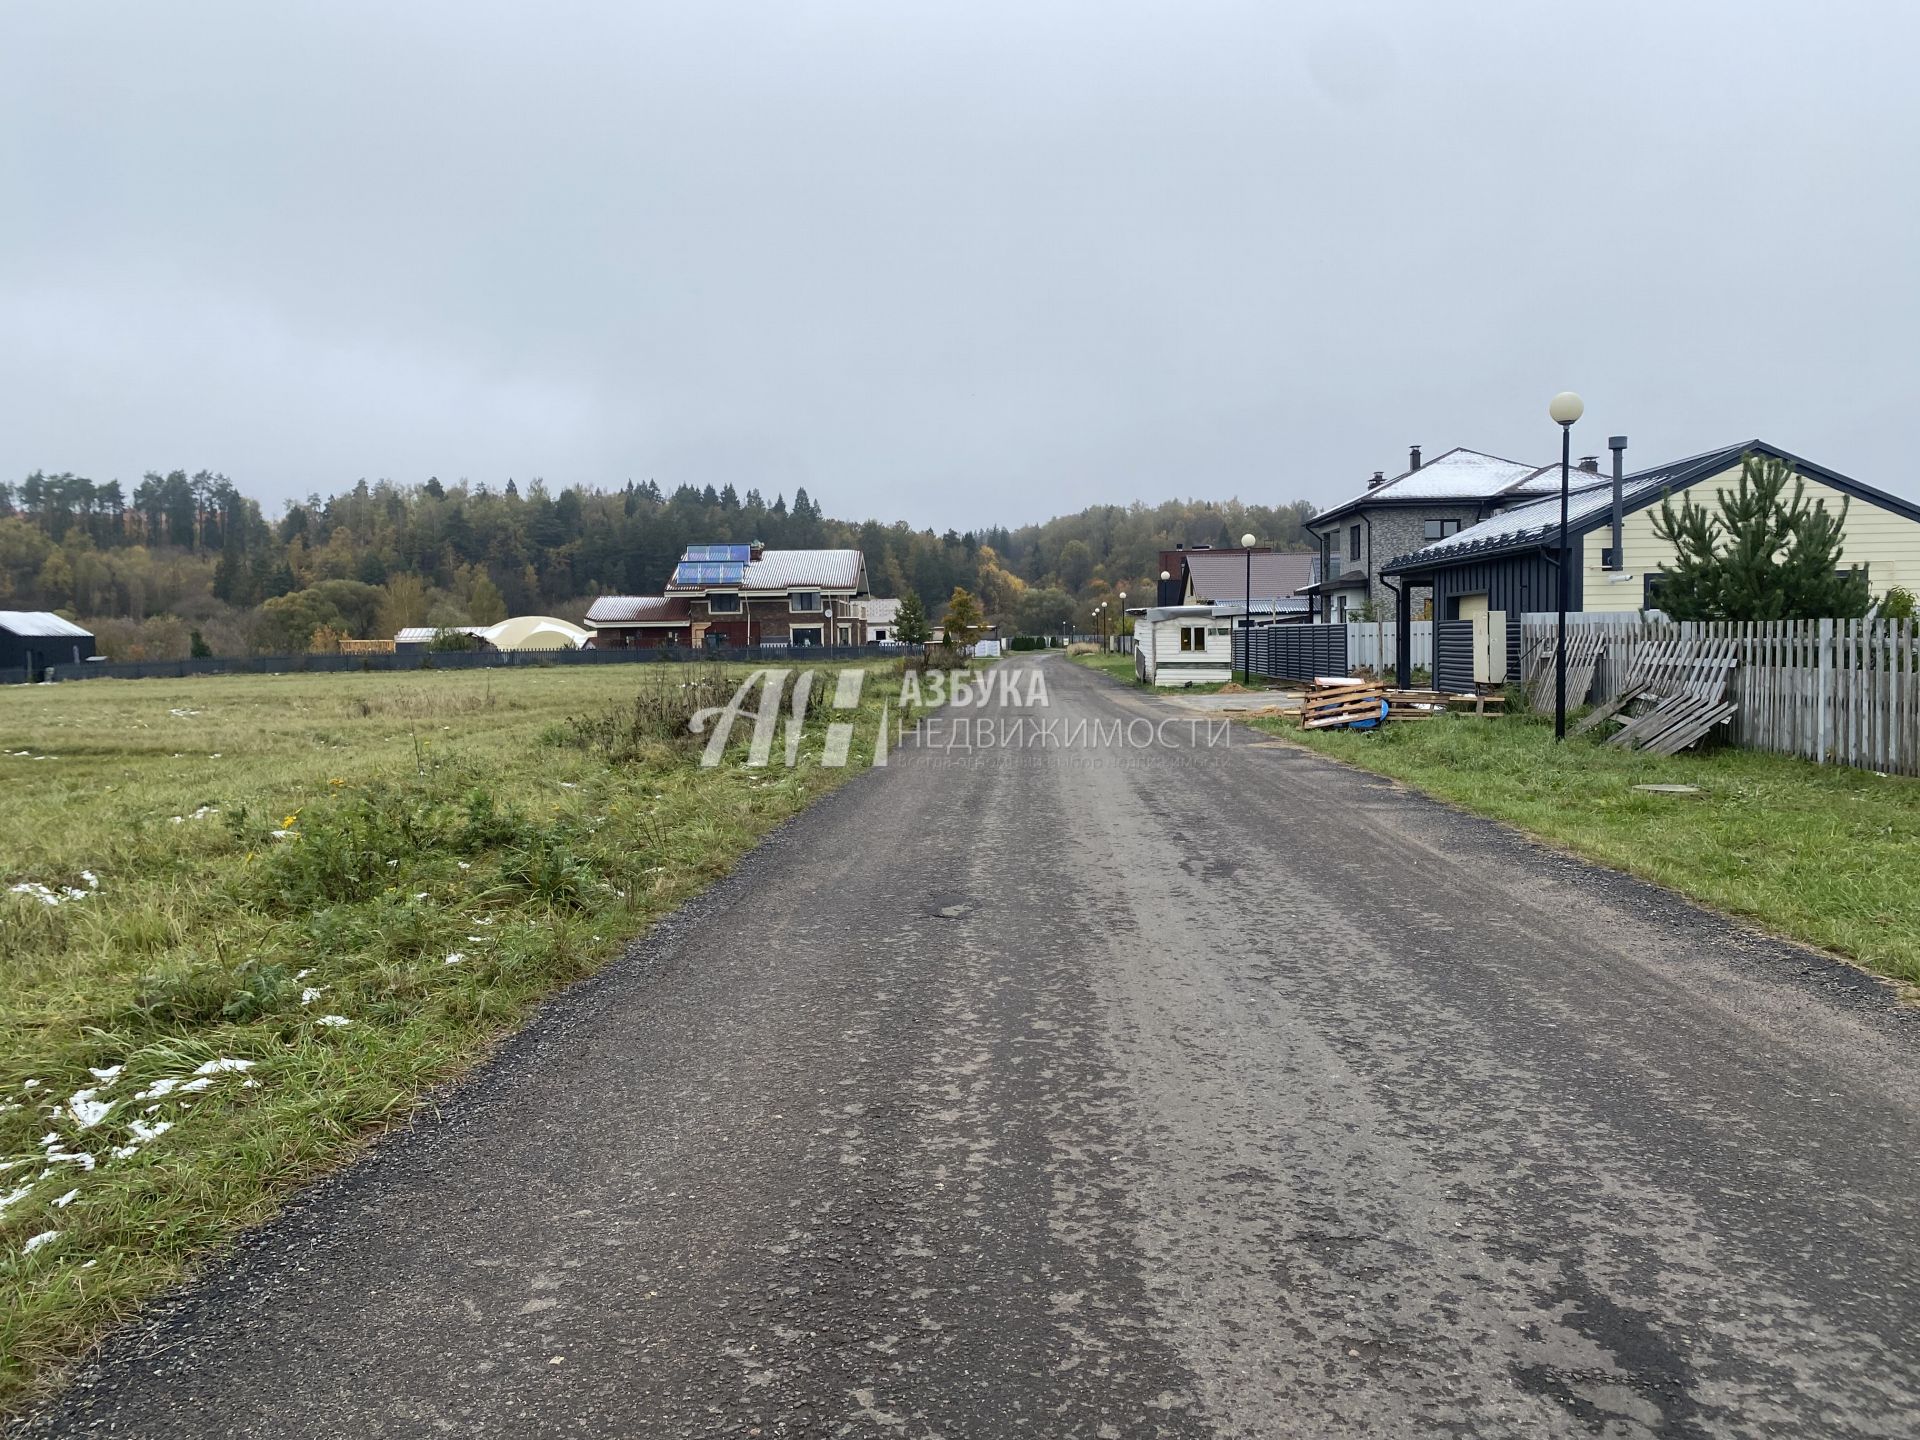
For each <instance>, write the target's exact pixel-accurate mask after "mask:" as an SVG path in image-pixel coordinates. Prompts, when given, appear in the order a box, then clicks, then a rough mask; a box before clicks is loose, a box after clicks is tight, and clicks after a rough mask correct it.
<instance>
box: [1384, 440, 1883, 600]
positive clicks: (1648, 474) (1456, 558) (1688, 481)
mask: <svg viewBox="0 0 1920 1440" xmlns="http://www.w3.org/2000/svg"><path fill="white" fill-rule="evenodd" d="M1749 451H1751V452H1754V453H1757V454H1761V455H1771V456H1773V457H1774V458H1775V459H1777V460H1784V461H1786V462H1787V463H1788V464H1789V465H1791V466H1792V467H1793V468H1794V470H1795V471H1797V472H1798V473H1799V474H1801V475H1804V476H1805V477H1806V478H1807V479H1809V480H1817V481H1819V482H1820V483H1821V484H1823V485H1826V486H1829V487H1831V488H1832V489H1835V490H1838V491H1840V492H1841V494H1843V495H1849V496H1852V497H1853V498H1855V499H1857V500H1862V501H1865V502H1866V503H1867V504H1869V505H1876V506H1879V507H1880V508H1881V509H1883V510H1891V511H1893V512H1894V513H1895V514H1896V515H1901V516H1904V517H1905V518H1907V519H1909V520H1913V521H1915V522H1920V505H1915V504H1914V503H1913V502H1912V501H1909V500H1902V499H1901V498H1900V497H1899V496H1897V495H1889V494H1887V493H1886V491H1884V490H1876V489H1874V488H1873V487H1872V486H1871V485H1863V484H1861V483H1860V482H1859V481H1858V480H1854V479H1850V478H1849V477H1847V476H1845V475H1842V474H1839V473H1838V472H1837V471H1833V470H1829V469H1827V468H1826V467H1825V466H1822V465H1815V464H1814V463H1813V462H1812V461H1810V460H1805V459H1802V458H1801V457H1800V456H1798V455H1795V454H1793V453H1792V452H1791V451H1787V450H1782V449H1781V448H1780V447H1779V446H1777V445H1769V444H1768V443H1767V442H1766V441H1764V440H1746V441H1742V442H1741V443H1740V444H1738V445H1722V446H1721V447H1720V448H1719V449H1717V450H1708V451H1705V452H1703V453H1702V454H1699V455H1689V456H1688V457H1687V458H1686V459H1684V460H1674V461H1671V462H1669V463H1668V464H1665V465H1656V466H1654V467H1653V468H1652V469H1651V470H1641V471H1637V472H1636V473H1634V474H1632V475H1628V476H1626V477H1624V478H1623V479H1622V480H1621V482H1620V491H1621V497H1622V502H1623V503H1622V509H1623V512H1624V513H1631V512H1633V511H1635V510H1643V509H1645V508H1646V507H1647V506H1649V505H1652V504H1655V503H1657V502H1658V501H1659V500H1660V498H1661V497H1662V496H1664V495H1666V494H1668V493H1670V492H1672V491H1676V490H1684V489H1686V488H1687V487H1688V486H1689V485H1695V484H1698V483H1699V482H1700V481H1702V480H1707V479H1711V478H1712V477H1713V476H1715V475H1719V474H1722V473H1724V472H1725V471H1727V470H1730V469H1732V468H1733V467H1734V466H1736V465H1738V464H1739V463H1740V459H1741V457H1742V456H1743V455H1745V454H1747V453H1748V452H1749ZM1551 469H1552V470H1553V480H1554V487H1553V493H1552V494H1551V495H1549V496H1548V497H1546V498H1544V499H1541V500H1536V501H1533V502H1532V503H1530V504H1527V505H1521V506H1519V507H1517V508H1516V509H1512V510H1507V511H1505V512H1503V513H1501V514H1499V515H1495V516H1493V517H1492V518H1491V519H1487V520H1482V521H1481V522H1480V523H1479V524H1478V525H1471V526H1468V527H1467V528H1466V529H1464V530H1461V531H1460V532H1459V533H1458V534H1455V535H1449V536H1448V537H1447V538H1446V539H1444V540H1436V541H1434V542H1433V543H1432V544H1431V545H1427V546H1424V547H1423V548H1421V549H1419V550H1415V551H1413V552H1412V553H1411V554H1407V555H1402V556H1400V557H1399V558H1398V559H1396V560H1393V561H1391V562H1389V563H1388V564H1386V565H1383V566H1382V567H1381V573H1382V574H1386V575H1397V574H1404V573H1406V572H1408V571H1415V570H1425V569H1428V568H1431V567H1434V566H1439V565H1452V564H1457V563H1459V562H1460V561H1462V560H1466V559H1476V560H1477V559H1480V558H1482V557H1483V556H1488V555H1499V554H1505V553H1507V552H1510V551H1515V550H1533V549H1537V548H1539V547H1540V546H1542V545H1544V544H1546V543H1547V542H1548V541H1549V540H1551V539H1553V538H1554V537H1555V536H1556V535H1557V534H1558V532H1559V529H1560V493H1559V490H1560V487H1559V466H1557V465H1556V466H1553V467H1551ZM1574 474H1576V475H1580V474H1581V472H1579V471H1575V472H1574ZM1612 517H1613V481H1612V480H1611V479H1607V478H1601V477H1593V476H1585V475H1582V476H1581V479H1580V480H1577V481H1574V482H1573V483H1572V485H1571V487H1570V488H1569V490H1568V492H1567V534H1568V535H1569V536H1574V535H1584V534H1586V533H1587V532H1588V531H1589V530H1593V529H1597V528H1598V527H1599V526H1601V525H1604V524H1607V523H1609V522H1610V521H1611V519H1612Z"/></svg>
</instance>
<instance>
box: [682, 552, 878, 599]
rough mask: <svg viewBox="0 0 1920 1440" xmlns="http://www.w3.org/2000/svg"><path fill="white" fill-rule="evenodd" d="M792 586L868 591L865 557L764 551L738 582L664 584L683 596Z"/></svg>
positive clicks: (852, 554) (839, 553) (750, 563)
mask: <svg viewBox="0 0 1920 1440" xmlns="http://www.w3.org/2000/svg"><path fill="white" fill-rule="evenodd" d="M795 586H799V587H802V588H805V587H809V586H811V587H814V588H817V589H821V590H852V591H853V592H854V593H856V594H862V593H864V592H865V591H866V588H867V560H866V557H865V556H864V555H862V554H861V553H860V552H859V551H858V550H763V551H762V552H761V553H760V558H759V559H758V560H754V561H751V562H749V563H748V564H747V565H746V566H745V567H744V569H743V570H742V571H741V574H740V578H739V580H738V581H735V582H726V583H721V582H718V581H716V582H712V583H701V584H685V583H682V582H679V581H675V580H669V581H668V582H667V589H668V590H669V591H680V592H683V593H684V592H687V591H701V590H708V589H720V590H789V589H792V588H794V587H795Z"/></svg>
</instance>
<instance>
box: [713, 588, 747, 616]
mask: <svg viewBox="0 0 1920 1440" xmlns="http://www.w3.org/2000/svg"><path fill="white" fill-rule="evenodd" d="M716 600H731V601H732V602H733V604H731V605H724V606H723V605H715V604H714V603H713V602H714V601H716ZM706 601H707V614H709V615H741V614H744V613H745V612H746V608H747V602H746V600H745V599H744V598H743V597H742V596H741V594H740V592H739V591H738V590H709V591H708V592H707V594H706Z"/></svg>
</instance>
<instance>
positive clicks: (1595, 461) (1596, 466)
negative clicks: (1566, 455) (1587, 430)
mask: <svg viewBox="0 0 1920 1440" xmlns="http://www.w3.org/2000/svg"><path fill="white" fill-rule="evenodd" d="M1580 468H1581V469H1582V470H1584V471H1586V472H1587V474H1589V475H1598V474H1599V473H1600V457H1599V456H1598V455H1582V456H1581V457H1580Z"/></svg>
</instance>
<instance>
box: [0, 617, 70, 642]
mask: <svg viewBox="0 0 1920 1440" xmlns="http://www.w3.org/2000/svg"><path fill="white" fill-rule="evenodd" d="M0 630H7V631H11V632H12V633H13V634H15V635H32V636H38V637H45V636H51V635H58V636H61V637H62V638H71V639H78V640H91V639H92V638H93V632H92V631H91V630H82V629H81V628H80V627H79V626H78V625H76V624H74V623H73V622H72V621H71V620H62V619H61V618H60V617H59V616H58V615H55V614H53V613H52V612H51V611H47V610H0Z"/></svg>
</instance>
